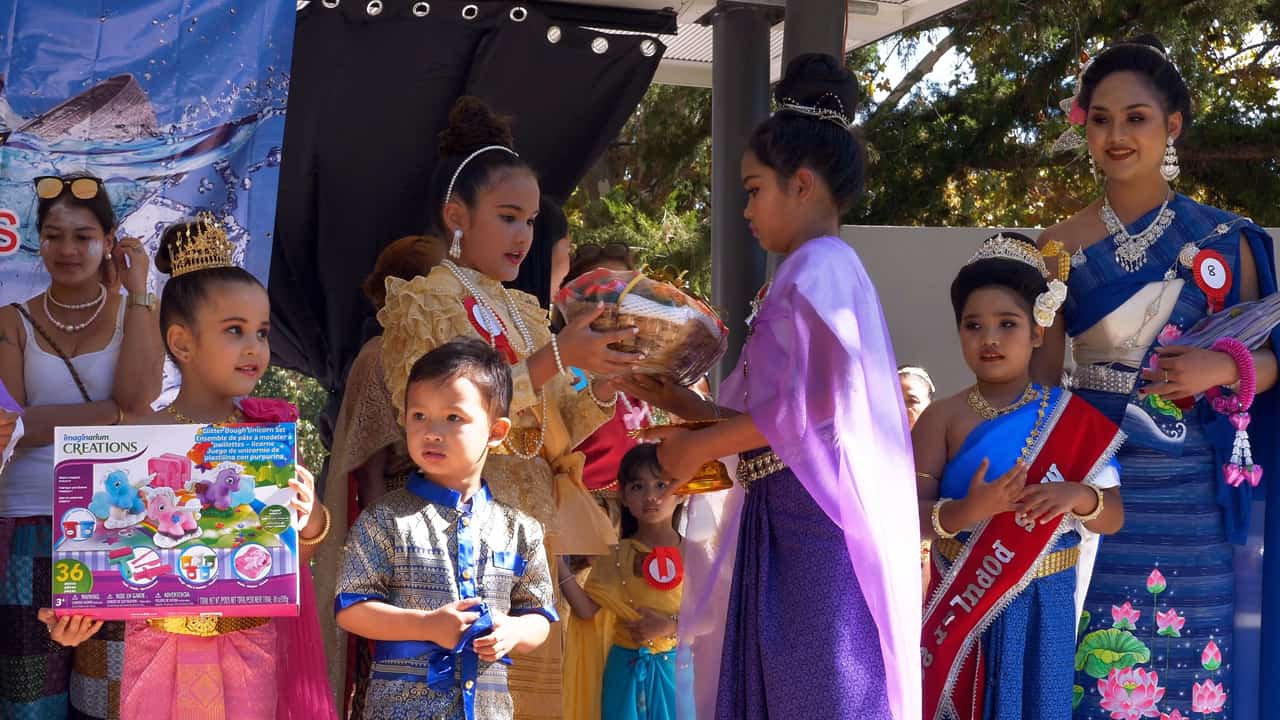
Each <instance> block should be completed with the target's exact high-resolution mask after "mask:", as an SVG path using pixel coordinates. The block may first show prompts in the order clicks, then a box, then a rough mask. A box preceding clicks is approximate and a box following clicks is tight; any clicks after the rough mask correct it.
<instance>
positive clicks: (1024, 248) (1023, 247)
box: [966, 235, 1049, 279]
mask: <svg viewBox="0 0 1280 720" xmlns="http://www.w3.org/2000/svg"><path fill="white" fill-rule="evenodd" d="M979 260H1016V261H1018V262H1021V263H1026V264H1028V265H1030V266H1031V267H1033V268H1035V269H1036V270H1039V271H1040V275H1041V276H1043V277H1044V278H1045V279H1048V278H1049V269H1048V268H1047V267H1045V264H1044V257H1042V256H1041V255H1040V251H1039V250H1037V249H1036V248H1034V247H1032V246H1031V245H1029V244H1027V243H1026V242H1024V241H1022V240H1018V239H1017V238H1011V237H1005V236H1004V235H996V236H995V237H993V238H990V239H988V240H987V241H986V242H984V243H982V247H980V248H978V251H977V252H975V253H974V254H973V257H971V258H969V262H968V263H966V264H968V265H972V264H974V263H976V262H978V261H979Z"/></svg>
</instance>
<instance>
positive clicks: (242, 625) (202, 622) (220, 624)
mask: <svg viewBox="0 0 1280 720" xmlns="http://www.w3.org/2000/svg"><path fill="white" fill-rule="evenodd" d="M270 620H271V619H270V618H262V617H222V616H211V615H189V616H185V617H166V618H152V619H150V620H148V621H147V625H150V626H151V627H153V628H155V629H156V630H163V631H164V632H167V633H173V634H175V635H195V636H196V637H217V636H219V635H226V634H228V633H233V632H239V631H241V630H251V629H253V628H256V627H261V626H263V625H266V624H267V623H268V622H270Z"/></svg>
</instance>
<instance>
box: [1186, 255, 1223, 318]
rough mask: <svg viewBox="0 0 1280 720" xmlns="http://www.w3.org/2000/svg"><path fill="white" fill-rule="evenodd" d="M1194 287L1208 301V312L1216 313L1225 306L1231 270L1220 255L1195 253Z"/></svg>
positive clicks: (1193, 268)
mask: <svg viewBox="0 0 1280 720" xmlns="http://www.w3.org/2000/svg"><path fill="white" fill-rule="evenodd" d="M1192 273H1193V274H1194V276H1195V281H1196V286H1197V287H1199V288H1200V290H1201V291H1203V292H1204V294H1205V297H1206V298H1208V299H1209V312H1210V313H1216V312H1218V311H1219V310H1221V309H1222V308H1224V307H1226V305H1227V293H1229V292H1231V268H1230V266H1228V265H1227V259H1226V258H1225V257H1223V256H1222V253H1219V252H1216V251H1213V250H1201V251H1200V252H1198V253H1196V259H1195V262H1194V264H1193V267H1192Z"/></svg>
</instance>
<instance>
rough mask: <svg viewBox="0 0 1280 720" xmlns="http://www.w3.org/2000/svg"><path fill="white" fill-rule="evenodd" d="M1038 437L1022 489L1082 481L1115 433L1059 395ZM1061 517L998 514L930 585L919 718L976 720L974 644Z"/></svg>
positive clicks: (979, 695) (1017, 588)
mask: <svg viewBox="0 0 1280 720" xmlns="http://www.w3.org/2000/svg"><path fill="white" fill-rule="evenodd" d="M1041 437H1042V438H1043V440H1042V442H1041V445H1040V450H1039V451H1038V452H1036V455H1035V458H1034V459H1033V460H1032V462H1031V467H1030V469H1029V470H1028V472H1027V484H1028V485H1030V484H1033V483H1036V484H1038V483H1041V482H1052V481H1066V482H1083V481H1084V480H1086V479H1088V478H1089V477H1091V476H1092V474H1093V473H1095V472H1096V471H1097V470H1099V469H1100V468H1101V467H1102V465H1103V463H1104V462H1105V461H1106V460H1109V459H1110V456H1111V454H1112V453H1113V452H1114V450H1115V449H1116V447H1118V446H1119V444H1120V442H1121V440H1122V439H1123V435H1121V434H1120V430H1119V428H1117V427H1116V426H1115V424H1114V423H1112V422H1111V421H1110V420H1108V419H1107V418H1106V417H1104V416H1103V415H1102V414H1101V413H1099V412H1098V411H1097V410H1095V409H1094V408H1093V407H1092V406H1091V405H1089V404H1088V403H1086V402H1085V401H1083V400H1081V399H1079V398H1077V397H1075V396H1074V395H1072V394H1071V393H1069V392H1067V391H1065V390H1064V391H1062V397H1061V398H1059V400H1058V402H1057V403H1056V406H1055V408H1054V410H1053V411H1052V412H1051V413H1050V416H1049V417H1048V418H1046V419H1045V427H1044V428H1043V430H1042V431H1041ZM1062 517H1063V516H1061V515H1060V516H1058V517H1057V518H1054V519H1053V520H1051V521H1050V522H1048V523H1044V524H1036V525H1034V526H1032V527H1029V528H1027V527H1023V526H1020V525H1018V523H1017V522H1016V520H1015V514H1014V513H1012V512H1007V513H1001V514H999V515H996V516H995V517H993V518H991V519H990V520H988V521H987V522H985V523H983V524H981V525H979V526H978V528H977V529H976V530H974V531H973V533H972V534H971V536H970V538H969V541H968V542H967V543H965V548H964V551H963V552H961V554H960V557H958V558H956V562H955V564H954V565H953V566H952V567H951V571H950V572H948V573H947V574H946V576H945V577H942V578H941V579H938V577H937V574H935V580H934V582H933V583H932V585H933V586H934V587H933V588H931V590H932V591H931V592H930V593H929V597H930V598H931V601H930V603H929V605H928V607H927V608H926V610H925V617H924V625H923V629H922V634H921V641H920V658H921V662H922V664H923V667H924V711H925V712H924V718H925V720H941V719H942V718H948V717H950V718H955V720H981V718H982V702H983V678H984V671H983V667H982V652H981V646H980V645H979V642H978V641H979V639H980V637H981V636H982V633H983V631H985V630H986V629H987V627H989V626H990V625H991V623H992V621H994V620H995V619H996V617H997V616H999V614H1000V612H1001V611H1003V610H1004V608H1005V607H1007V606H1008V604H1009V603H1010V602H1011V601H1012V600H1013V599H1014V598H1015V597H1017V595H1018V593H1020V592H1022V590H1023V589H1024V588H1026V587H1027V585H1029V584H1030V581H1031V578H1032V573H1033V572H1034V571H1035V569H1036V567H1037V566H1038V565H1039V562H1040V559H1041V558H1042V557H1043V556H1045V555H1047V554H1048V552H1049V548H1050V547H1052V545H1053V542H1054V540H1055V539H1056V538H1057V536H1058V534H1059V531H1060V527H1061V526H1062V525H1063V523H1062Z"/></svg>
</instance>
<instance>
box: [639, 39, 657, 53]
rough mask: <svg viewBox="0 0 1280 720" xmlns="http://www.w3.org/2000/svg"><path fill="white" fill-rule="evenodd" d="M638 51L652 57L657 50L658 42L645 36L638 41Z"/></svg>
mask: <svg viewBox="0 0 1280 720" xmlns="http://www.w3.org/2000/svg"><path fill="white" fill-rule="evenodd" d="M640 52H641V53H643V54H644V56H645V57H653V54H654V53H656V52H658V43H656V42H654V41H653V40H652V39H651V38H645V39H644V40H641V41H640Z"/></svg>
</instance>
